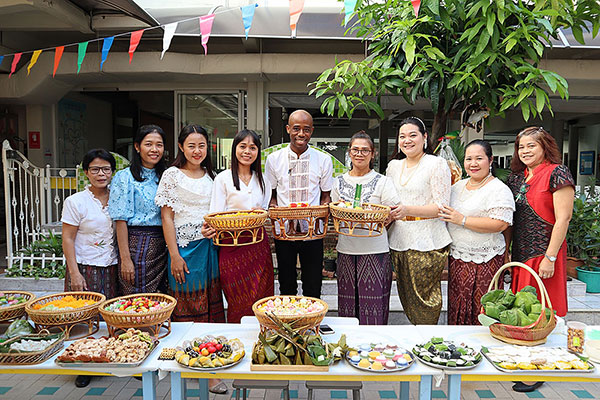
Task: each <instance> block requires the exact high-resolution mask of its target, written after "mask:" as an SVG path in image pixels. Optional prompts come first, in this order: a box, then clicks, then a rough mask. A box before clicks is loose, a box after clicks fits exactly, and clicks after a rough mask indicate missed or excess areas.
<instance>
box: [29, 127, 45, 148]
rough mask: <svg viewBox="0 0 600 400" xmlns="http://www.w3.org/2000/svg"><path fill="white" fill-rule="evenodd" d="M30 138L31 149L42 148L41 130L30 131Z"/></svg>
mask: <svg viewBox="0 0 600 400" xmlns="http://www.w3.org/2000/svg"><path fill="white" fill-rule="evenodd" d="M28 136H29V140H28V146H29V148H30V149H40V148H41V144H42V141H41V139H40V132H38V131H29V135H28Z"/></svg>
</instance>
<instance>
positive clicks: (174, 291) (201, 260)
mask: <svg viewBox="0 0 600 400" xmlns="http://www.w3.org/2000/svg"><path fill="white" fill-rule="evenodd" d="M178 249H179V255H181V257H183V260H184V261H185V263H186V265H187V268H188V270H189V271H190V272H189V273H186V274H185V282H184V283H183V284H181V285H180V284H179V283H177V282H176V281H175V278H174V277H173V274H172V273H171V267H170V266H171V258H170V257H169V258H168V260H169V269H168V280H169V294H170V295H171V296H173V297H175V298H176V299H177V306H175V310H174V311H173V315H172V319H173V321H193V322H225V307H224V306H223V293H222V292H221V284H220V283H219V257H218V254H217V248H216V247H215V246H214V245H213V243H212V240H211V239H200V240H195V241H193V242H190V243H188V245H187V246H185V247H178Z"/></svg>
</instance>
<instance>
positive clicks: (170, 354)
mask: <svg viewBox="0 0 600 400" xmlns="http://www.w3.org/2000/svg"><path fill="white" fill-rule="evenodd" d="M175 353H177V349H176V348H173V347H164V348H163V349H162V350H161V352H160V355H159V356H158V359H159V360H167V361H168V360H174V359H175Z"/></svg>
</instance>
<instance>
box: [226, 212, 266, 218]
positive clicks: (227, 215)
mask: <svg viewBox="0 0 600 400" xmlns="http://www.w3.org/2000/svg"><path fill="white" fill-rule="evenodd" d="M261 211H262V210H261ZM261 211H238V212H234V213H223V214H217V215H216V216H217V217H219V218H235V217H247V216H248V215H254V214H261Z"/></svg>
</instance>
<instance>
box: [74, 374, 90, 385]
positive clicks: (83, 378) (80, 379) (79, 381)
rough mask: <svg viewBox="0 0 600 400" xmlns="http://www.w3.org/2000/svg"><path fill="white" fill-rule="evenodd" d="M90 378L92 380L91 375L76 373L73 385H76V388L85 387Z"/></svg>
mask: <svg viewBox="0 0 600 400" xmlns="http://www.w3.org/2000/svg"><path fill="white" fill-rule="evenodd" d="M91 380H92V376H91V375H78V376H77V378H76V379H75V386H77V387H78V388H83V387H86V386H87V385H89V384H90V381H91Z"/></svg>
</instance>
